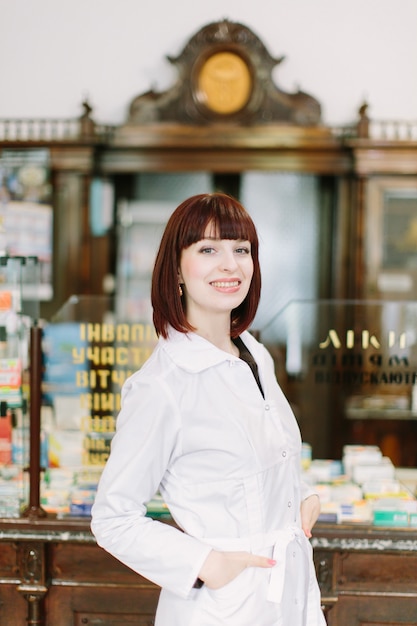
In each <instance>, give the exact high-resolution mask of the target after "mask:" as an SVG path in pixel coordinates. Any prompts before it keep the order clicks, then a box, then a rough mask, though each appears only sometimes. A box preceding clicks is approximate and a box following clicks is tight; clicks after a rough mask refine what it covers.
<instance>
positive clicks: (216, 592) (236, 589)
mask: <svg viewBox="0 0 417 626" xmlns="http://www.w3.org/2000/svg"><path fill="white" fill-rule="evenodd" d="M247 572H248V569H245V570H243V571H242V572H240V574H238V576H236V578H234V579H233V580H231V581H230V582H229V583H227V584H226V585H223V587H219V588H218V589H207V591H208V594H209V596H210V597H211V599H212V600H213V601H214V602H217V603H219V604H228V603H231V602H235V601H238V602H239V599H240V598H241V597H242V595H244V594H245V590H246V592H247V585H248V580H247V579H248V575H247ZM245 574H246V576H245Z"/></svg>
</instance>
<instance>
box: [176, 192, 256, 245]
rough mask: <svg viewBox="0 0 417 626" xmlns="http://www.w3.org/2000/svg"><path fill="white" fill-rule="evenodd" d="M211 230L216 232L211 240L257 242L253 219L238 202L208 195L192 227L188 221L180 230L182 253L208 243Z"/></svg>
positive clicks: (224, 197) (195, 216)
mask: <svg viewBox="0 0 417 626" xmlns="http://www.w3.org/2000/svg"><path fill="white" fill-rule="evenodd" d="M196 208H197V207H196ZM208 226H211V228H212V232H211V234H210V236H214V237H216V238H218V239H242V240H244V241H246V240H247V241H250V242H251V243H254V242H255V241H257V234H256V230H255V228H254V225H253V222H252V220H251V218H250V217H249V215H248V214H247V212H246V211H245V209H244V208H243V207H241V206H240V204H239V203H238V202H237V201H236V200H234V199H231V198H229V197H228V196H221V195H218V194H211V195H210V194H208V195H207V196H206V197H205V199H203V201H201V200H200V202H199V204H198V210H197V211H195V214H194V215H193V220H192V223H191V224H190V223H189V220H188V221H186V222H185V223H184V224H183V228H180V236H179V240H178V245H179V250H182V249H184V248H188V247H189V246H191V245H192V244H193V243H196V242H197V241H201V240H202V239H204V237H205V236H207V227H208Z"/></svg>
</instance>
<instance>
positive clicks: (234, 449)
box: [92, 193, 325, 626]
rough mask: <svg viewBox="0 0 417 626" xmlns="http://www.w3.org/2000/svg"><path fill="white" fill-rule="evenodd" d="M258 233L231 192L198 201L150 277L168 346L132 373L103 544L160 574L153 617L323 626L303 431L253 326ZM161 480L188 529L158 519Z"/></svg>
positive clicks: (155, 577) (224, 624)
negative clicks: (154, 515)
mask: <svg viewBox="0 0 417 626" xmlns="http://www.w3.org/2000/svg"><path fill="white" fill-rule="evenodd" d="M260 290H261V276H260V268H259V261H258V237H257V233H256V230H255V226H254V224H253V222H252V219H251V218H250V216H249V214H248V213H247V212H246V210H245V209H244V208H243V207H242V206H241V204H240V203H239V202H237V201H236V200H235V199H233V198H231V197H229V196H227V195H224V194H220V193H215V194H202V195H197V196H193V197H191V198H189V199H188V200H185V201H184V202H183V203H182V204H181V205H180V206H179V207H178V208H177V209H176V210H175V211H174V213H173V214H172V216H171V218H170V219H169V221H168V224H167V227H166V229H165V233H164V235H163V237H162V241H161V244H160V248H159V252H158V255H157V258H156V262H155V268H154V273H153V278H152V306H153V312H154V317H153V319H154V325H155V329H156V332H157V334H158V336H159V340H158V344H157V346H156V348H155V350H154V352H153V354H152V356H151V357H150V358H149V360H148V361H147V362H146V363H145V364H144V365H143V366H142V367H141V369H140V370H139V371H138V372H136V373H135V374H134V375H133V376H132V377H131V378H130V379H129V380H127V382H126V383H125V385H124V387H123V390H122V409H121V412H120V414H119V416H118V419H117V432H116V434H115V435H114V438H113V440H112V448H111V454H110V457H109V460H108V462H107V464H106V467H105V468H104V471H103V473H102V477H101V480H100V484H99V487H98V491H97V497H96V501H95V504H94V507H93V511H92V531H93V533H94V535H95V537H96V539H97V542H98V544H99V545H100V546H102V547H103V548H104V549H106V550H107V551H108V552H110V553H111V554H112V555H113V556H115V557H116V558H117V559H119V560H120V561H121V562H122V563H124V564H125V565H127V566H129V567H130V568H132V569H133V570H135V571H136V572H138V573H140V574H141V575H142V576H145V577H146V578H148V579H149V580H151V581H153V582H155V583H156V584H157V585H159V586H160V587H161V588H162V590H161V594H160V599H159V603H158V609H157V615H156V622H155V624H156V626H322V625H324V624H325V621H324V617H323V614H322V611H321V608H320V594H319V589H318V585H317V581H316V577H315V572H314V565H313V560H312V549H311V545H310V542H309V540H308V539H309V537H311V528H312V527H313V525H314V523H315V521H316V520H317V517H318V514H319V501H318V497H317V496H316V495H314V494H312V493H310V492H309V491H308V490H307V489H306V488H305V487H304V486H303V485H302V483H301V480H300V468H301V461H300V452H301V438H300V433H299V429H298V426H297V423H296V420H295V418H294V415H293V413H292V411H291V409H290V407H289V404H288V402H287V401H286V399H285V397H284V395H283V393H282V391H281V389H280V387H279V386H278V383H277V381H276V378H275V374H274V364H273V361H272V358H271V356H270V355H269V353H268V352H267V351H266V349H265V348H264V347H263V346H262V345H261V344H260V343H258V341H256V340H255V339H254V337H253V336H252V335H251V334H250V333H249V332H248V330H247V329H248V328H249V327H250V324H251V322H252V321H253V319H254V316H255V313H256V310H257V307H258V303H259V297H260ZM158 490H159V491H160V493H161V494H162V496H163V498H164V501H165V502H166V504H167V505H168V507H169V509H170V512H171V514H172V517H173V519H174V521H175V522H176V526H172V525H168V524H166V523H163V522H160V521H155V520H152V519H150V518H149V517H146V516H145V514H146V503H147V502H148V501H149V500H150V499H151V498H152V497H153V496H154V494H155V493H156V492H157V491H158Z"/></svg>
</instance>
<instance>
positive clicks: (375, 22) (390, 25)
mask: <svg viewBox="0 0 417 626" xmlns="http://www.w3.org/2000/svg"><path fill="white" fill-rule="evenodd" d="M224 18H227V19H229V20H231V21H236V22H241V23H243V24H244V25H246V26H248V27H249V28H251V29H252V30H253V31H254V32H255V33H256V34H257V35H258V36H259V37H260V39H261V40H262V41H263V42H264V44H265V45H266V46H267V48H268V50H269V52H270V54H272V55H273V56H275V57H279V56H281V55H285V56H286V60H285V61H284V62H283V63H282V64H281V65H280V66H279V68H277V69H276V71H275V74H274V77H275V80H276V82H277V84H279V86H280V87H281V88H282V89H284V90H286V91H294V90H296V89H297V88H301V89H302V90H304V91H306V92H308V93H310V94H311V95H313V96H315V97H316V98H318V100H319V101H320V102H321V104H322V110H323V121H324V122H325V123H328V124H343V123H349V122H351V121H353V120H355V119H356V116H357V110H358V107H359V106H360V104H361V103H362V101H363V99H364V98H366V99H367V100H368V102H369V104H370V109H369V113H370V115H371V117H373V118H376V119H393V118H395V119H400V118H404V119H408V120H416V119H417V68H416V61H417V36H416V32H417V0H208V1H207V0H206V2H199V1H198V0H177V2H173V1H172V0H1V6H0V118H5V117H76V116H78V115H79V114H80V113H81V102H82V100H83V99H84V97H85V96H88V98H89V100H90V102H91V104H92V105H93V107H94V117H95V119H96V120H97V121H99V122H104V123H115V124H119V123H122V122H123V121H124V119H125V117H126V111H127V107H128V105H129V103H130V101H131V100H132V99H133V97H135V96H136V95H138V94H140V93H142V92H144V91H147V90H148V89H149V88H150V87H151V86H152V87H154V88H156V89H157V90H162V89H165V88H167V87H170V86H171V85H172V84H173V82H174V81H175V78H176V74H175V70H174V68H172V67H171V65H170V64H169V62H168V61H167V60H166V58H165V55H172V56H176V55H177V54H179V52H180V51H181V50H182V48H183V47H184V45H185V43H186V42H187V41H188V39H189V38H190V37H191V36H192V35H194V34H195V33H196V32H197V31H198V30H199V29H200V28H202V27H203V26H205V25H207V24H209V23H210V22H214V21H218V20H221V19H224Z"/></svg>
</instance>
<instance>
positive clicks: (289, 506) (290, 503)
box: [287, 500, 292, 509]
mask: <svg viewBox="0 0 417 626" xmlns="http://www.w3.org/2000/svg"><path fill="white" fill-rule="evenodd" d="M287 506H288V508H289V509H290V508H291V507H292V502H291V500H290V501H289V502H288V505H287Z"/></svg>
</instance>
